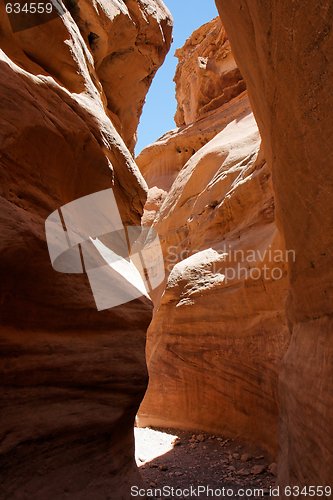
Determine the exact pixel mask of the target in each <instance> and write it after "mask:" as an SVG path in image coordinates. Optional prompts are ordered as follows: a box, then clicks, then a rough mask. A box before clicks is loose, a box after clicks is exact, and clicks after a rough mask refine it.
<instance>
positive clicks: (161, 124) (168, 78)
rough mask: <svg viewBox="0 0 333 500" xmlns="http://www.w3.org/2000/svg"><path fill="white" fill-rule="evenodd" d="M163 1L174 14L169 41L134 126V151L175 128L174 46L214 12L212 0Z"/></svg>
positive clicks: (178, 44)
mask: <svg viewBox="0 0 333 500" xmlns="http://www.w3.org/2000/svg"><path fill="white" fill-rule="evenodd" d="M164 3H165V4H166V6H167V7H168V9H169V10H170V11H171V14H172V15H173V18H174V28H173V44H172V46H171V49H170V52H169V54H168V55H167V57H166V60H165V62H164V64H163V66H162V67H161V68H160V69H159V70H158V72H157V75H156V76H155V78H154V81H153V83H152V86H151V88H150V90H149V92H148V95H147V99H146V104H145V106H144V108H143V113H142V116H141V120H140V125H139V129H138V143H137V145H136V148H135V152H136V154H138V153H139V152H140V151H141V150H142V149H143V148H144V147H145V146H147V145H148V144H151V143H152V142H154V141H156V139H158V138H159V137H160V136H161V135H163V134H164V133H165V132H167V131H168V130H171V129H173V128H175V126H176V125H175V122H174V119H173V117H174V114H175V112H176V100H175V85H174V83H173V77H174V75H175V72H176V65H177V58H176V57H174V53H175V50H176V49H177V48H179V47H182V46H183V45H184V43H185V40H186V39H187V38H188V37H189V36H190V35H191V34H192V33H193V31H194V30H195V29H196V28H199V26H201V25H202V24H204V23H206V22H207V21H210V20H211V19H213V18H214V17H216V16H217V10H216V7H215V2H214V0H164Z"/></svg>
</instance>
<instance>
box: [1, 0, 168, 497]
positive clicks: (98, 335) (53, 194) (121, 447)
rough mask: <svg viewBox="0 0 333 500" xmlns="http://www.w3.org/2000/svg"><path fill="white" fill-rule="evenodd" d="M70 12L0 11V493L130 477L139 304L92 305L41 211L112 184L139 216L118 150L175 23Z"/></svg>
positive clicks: (77, 8)
mask: <svg viewBox="0 0 333 500" xmlns="http://www.w3.org/2000/svg"><path fill="white" fill-rule="evenodd" d="M54 5H55V3H54ZM69 6H70V10H68V9H65V8H62V7H61V6H60V3H57V7H55V6H54V9H56V10H55V11H54V13H53V15H52V16H51V18H49V19H45V18H44V20H43V22H41V19H40V18H39V17H38V15H37V14H36V15H33V14H31V16H34V19H35V22H32V21H31V18H30V21H29V23H28V24H27V22H26V18H24V17H21V18H20V17H17V18H15V19H13V17H12V18H9V16H7V14H6V12H5V7H4V4H2V5H1V6H0V95H1V99H0V134H1V135H0V167H1V168H0V195H1V197H0V226H1V243H0V274H1V300H0V314H1V327H0V342H1V358H0V359H1V361H0V378H1V386H2V388H1V393H0V399H1V401H0V407H1V412H0V434H1V440H0V467H1V472H0V496H1V498H11V499H15V498H25V499H28V498H34V499H43V500H45V499H46V498H49V499H57V500H59V499H62V498H71V499H72V498H73V499H89V500H91V499H92V498H94V499H97V500H98V499H103V500H104V499H106V498H112V499H116V500H117V499H127V498H130V494H129V485H130V484H135V483H137V482H138V477H137V475H138V473H137V469H136V466H135V464H134V461H133V423H134V417H135V414H136V411H137V408H138V406H139V403H140V401H141V399H142V396H143V394H144V391H145V388H146V383H147V379H146V364H145V354H144V350H145V334H146V329H147V326H148V324H149V322H150V320H151V314H152V307H151V303H150V301H149V300H148V299H144V298H141V299H140V298H139V299H136V300H134V301H132V302H130V303H128V304H126V305H122V306H119V307H117V308H114V309H112V310H106V311H102V312H97V310H96V306H95V303H94V299H93V296H92V292H91V290H90V287H89V283H88V280H87V278H86V277H85V275H84V274H82V275H80V274H78V275H71V274H61V273H57V272H55V271H54V270H53V269H52V267H51V263H50V260H49V256H48V250H47V245H46V241H45V233H44V221H45V219H46V218H47V217H48V215H49V214H50V213H51V212H53V211H54V210H56V209H57V208H59V207H61V206H62V205H64V204H66V203H68V202H70V201H73V200H75V199H77V198H80V197H82V196H84V195H89V194H91V193H95V192H98V191H101V190H105V189H107V188H113V190H114V193H115V196H116V199H117V202H118V207H119V210H120V214H121V217H122V220H123V223H124V225H131V224H132V225H137V224H139V223H140V217H141V214H142V211H143V205H144V203H145V200H146V192H147V186H146V183H145V181H144V180H143V178H142V176H141V174H140V172H139V170H138V168H137V166H136V164H135V162H134V160H133V157H132V155H131V150H132V149H133V146H134V142H135V131H136V126H137V123H138V119H139V116H140V112H141V108H142V104H143V100H144V97H145V94H146V92H147V89H148V87H149V84H150V82H151V79H152V77H153V75H154V73H155V72H156V70H157V68H158V66H159V65H160V64H161V63H162V61H163V59H164V56H165V54H166V52H167V50H168V47H169V44H170V38H171V29H172V27H171V24H172V22H171V19H170V15H169V13H168V11H167V10H166V8H165V7H164V5H163V3H162V2H161V1H160V0H155V1H154V0H137V1H135V0H129V1H127V2H123V1H118V0H117V1H116V0H114V1H113V0H112V1H104V0H97V1H94V2H91V1H88V0H79V1H77V2H75V3H73V2H71V3H69ZM17 16H19V15H17ZM22 16H23V14H22Z"/></svg>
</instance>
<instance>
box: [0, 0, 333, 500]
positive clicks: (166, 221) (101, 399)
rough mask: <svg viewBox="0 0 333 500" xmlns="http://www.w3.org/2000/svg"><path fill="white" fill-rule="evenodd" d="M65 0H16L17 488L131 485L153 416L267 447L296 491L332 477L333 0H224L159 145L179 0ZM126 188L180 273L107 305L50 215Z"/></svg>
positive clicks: (9, 252) (11, 381) (12, 456)
mask: <svg viewBox="0 0 333 500" xmlns="http://www.w3.org/2000/svg"><path fill="white" fill-rule="evenodd" d="M181 1H182V0H181ZM210 1H211V2H212V3H213V1H214V0H210ZM38 5H39V4H38ZM51 5H53V6H54V10H53V11H52V12H53V14H52V15H51V17H50V18H43V19H42V20H40V18H39V17H38V14H31V16H32V17H31V18H29V22H27V16H25V15H24V13H23V12H21V13H20V14H17V15H16V16H14V14H13V15H12V14H11V15H9V14H8V12H7V7H6V2H3V3H1V5H0V166H1V168H0V179H1V181H0V227H1V243H0V283H1V285H0V297H1V300H0V319H1V323H0V345H1V350H0V353H1V354H0V373H1V391H0V408H1V410H0V437H1V439H0V499H1V500H2V499H3V500H5V499H21V500H30V499H34V500H46V499H49V500H63V499H64V500H65V499H74V500H106V499H111V500H129V499H130V498H132V496H131V486H132V485H133V484H136V485H141V486H142V487H144V485H145V478H144V474H143V471H141V473H140V470H139V468H138V466H137V464H136V461H135V442H134V432H133V428H134V425H136V426H137V429H138V430H140V429H141V428H142V429H143V428H144V429H145V428H147V427H150V428H153V429H159V430H161V429H162V430H163V429H164V430H169V429H173V430H179V432H180V433H182V432H186V433H196V434H197V435H199V436H201V435H207V436H208V435H210V436H215V437H216V436H221V438H219V439H221V440H222V437H223V439H224V440H233V439H235V440H238V441H239V442H241V443H246V445H247V446H249V447H258V448H260V449H261V450H263V453H264V454H265V456H267V457H268V459H269V460H270V462H272V463H274V464H275V463H276V464H277V470H276V473H274V477H273V478H272V481H274V482H275V484H276V485H278V486H280V488H281V490H280V495H279V498H281V499H283V498H287V497H288V495H287V494H286V493H285V489H283V488H284V487H286V486H293V485H298V486H300V487H309V486H311V485H320V486H325V485H327V486H329V485H331V486H332V483H333V321H332V315H333V121H332V119H333V94H332V91H331V83H332V81H333V30H332V27H333V1H332V0H323V1H320V2H314V1H313V0H312V1H311V0H303V1H300V0H288V1H287V0H266V1H265V2H264V1H262V0H232V1H231V0H216V6H217V9H218V13H219V16H218V17H216V18H215V19H212V20H211V21H210V22H208V23H206V24H204V25H203V26H201V27H199V28H198V29H197V30H196V31H194V33H193V34H192V35H191V36H190V37H189V38H188V39H187V41H186V43H185V45H184V46H183V47H181V48H177V51H176V57H177V58H178V65H177V71H176V75H175V83H176V99H177V110H176V115H175V122H176V128H175V129H173V130H171V131H169V132H167V133H166V134H164V135H163V136H162V137H161V138H156V142H154V143H153V144H151V145H149V146H147V147H145V148H144V149H143V150H142V151H141V152H140V154H139V155H138V156H135V153H134V148H135V145H136V141H137V128H138V124H139V121H140V117H141V114H142V109H143V106H144V103H145V99H146V95H147V93H148V90H149V88H150V86H151V83H152V81H153V78H154V76H155V74H156V72H157V70H158V69H159V68H160V67H161V66H162V65H163V62H164V60H165V57H166V55H167V53H168V51H169V50H170V46H171V43H172V30H173V19H172V13H171V12H169V9H168V1H167V0H165V5H164V3H163V2H162V0H94V1H91V0H68V1H64V2H63V1H62V0H59V1H58V0H52V3H51ZM188 15H189V16H190V15H191V12H190V7H189V13H188ZM31 19H32V21H31ZM331 106H332V107H331ZM107 189H112V190H113V193H114V196H115V200H116V203H117V206H118V209H119V213H120V216H121V221H122V223H123V225H124V227H131V226H140V225H142V226H143V227H145V228H149V229H151V230H154V231H155V232H156V234H158V236H159V240H160V244H161V250H162V253H163V258H164V267H165V276H164V280H163V282H162V283H160V284H159V286H158V287H156V288H155V289H154V290H153V291H152V292H151V294H150V295H151V299H152V300H150V299H149V298H148V297H146V296H139V297H136V298H135V299H133V300H130V301H127V302H124V303H122V304H119V305H118V306H116V307H113V308H109V309H105V310H101V311H98V310H97V309H96V305H95V301H94V296H93V294H92V290H91V288H90V286H89V280H88V277H87V274H86V273H82V274H80V273H77V274H74V273H72V272H68V273H62V272H56V271H55V270H54V269H53V268H52V264H51V262H50V257H49V252H48V245H47V241H46V234H45V221H46V219H47V218H48V217H49V215H50V214H52V213H53V212H54V211H56V210H58V209H59V208H60V207H63V206H64V205H66V204H70V203H71V202H73V201H74V200H78V199H80V198H83V197H86V196H89V195H92V194H94V193H98V192H101V191H103V190H107ZM61 223H62V225H63V228H64V230H65V224H64V221H63V220H62V221H61ZM80 252H81V253H80V256H81V260H82V262H83V257H82V250H80ZM240 256H241V257H242V259H243V260H242V261H240ZM83 268H84V266H83ZM148 379H149V381H148ZM194 440H195V439H194ZM198 440H199V441H200V438H198ZM238 441H237V442H238ZM225 442H227V441H225ZM207 453H208V452H207ZM310 496H314V497H315V498H317V497H319V496H323V495H320V494H319V493H318V491H317V492H316V494H315V495H310V494H309V492H308V491H307V493H306V494H305V495H303V498H308V497H310ZM327 496H331V493H330V495H326V498H327ZM237 498H238V497H237ZM293 498H296V496H295V497H294V496H293Z"/></svg>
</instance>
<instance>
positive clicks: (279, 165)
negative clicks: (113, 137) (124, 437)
mask: <svg viewBox="0 0 333 500" xmlns="http://www.w3.org/2000/svg"><path fill="white" fill-rule="evenodd" d="M217 5H218V7H219V10H220V14H221V16H222V19H223V22H224V24H225V26H226V29H227V32H228V35H229V37H230V41H231V45H232V48H233V51H234V54H235V57H236V60H237V62H238V64H239V66H240V68H241V71H242V74H243V76H244V78H245V80H246V82H247V86H248V89H249V95H250V98H251V102H252V105H253V109H254V112H255V115H256V119H257V121H258V124H259V129H260V132H261V135H262V139H263V145H264V149H265V155H266V157H267V160H268V162H269V165H270V166H271V168H272V171H273V185H274V191H275V197H276V202H277V220H278V225H279V227H280V228H281V231H282V232H283V234H284V238H285V241H286V245H287V247H288V248H292V249H294V250H295V251H296V261H295V262H291V263H290V266H289V277H290V278H289V300H288V306H287V316H288V320H289V325H290V329H291V331H292V339H291V343H290V347H289V349H288V352H287V354H286V356H285V357H284V360H283V365H282V371H281V375H280V391H279V406H280V461H279V482H280V484H298V485H303V486H304V485H312V484H319V485H322V484H325V483H326V484H330V483H331V482H332V477H333V454H332V449H333V404H332V403H333V399H332V398H333V376H332V375H333V341H332V339H333V337H332V328H333V323H332V312H333V300H332V299H333V288H332V282H333V210H332V192H333V175H332V138H333V132H332V104H333V102H332V100H333V97H332V92H331V81H332V77H333V63H332V56H333V36H332V15H333V4H332V2H319V3H318V2H311V1H309V0H305V1H303V2H300V1H295V2H288V1H285V0H282V1H268V2H259V1H257V0H254V1H252V0H251V1H246V0H236V1H233V2H227V1H223V0H218V1H217Z"/></svg>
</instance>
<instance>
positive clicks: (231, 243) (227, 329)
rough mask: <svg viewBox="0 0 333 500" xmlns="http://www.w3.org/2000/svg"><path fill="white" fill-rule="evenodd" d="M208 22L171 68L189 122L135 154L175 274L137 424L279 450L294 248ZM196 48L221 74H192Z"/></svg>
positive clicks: (151, 339) (246, 109) (156, 326)
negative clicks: (280, 224) (289, 249)
mask: <svg viewBox="0 0 333 500" xmlns="http://www.w3.org/2000/svg"><path fill="white" fill-rule="evenodd" d="M201 30H202V33H203V34H204V35H205V36H200V30H198V31H197V32H195V34H194V35H192V37H191V39H190V40H189V41H188V42H187V43H186V44H185V47H184V48H183V49H182V50H181V51H180V52H178V54H180V56H181V57H180V66H179V68H178V70H177V74H176V82H177V92H178V93H177V97H178V102H179V108H178V112H177V115H176V116H178V120H180V121H181V119H180V118H179V117H180V116H184V117H185V118H184V120H185V122H186V123H188V122H190V121H191V120H194V121H193V123H190V124H186V125H185V126H183V127H181V128H180V129H178V130H175V131H172V132H170V133H169V134H166V135H165V136H164V137H163V138H161V139H160V140H159V141H158V142H156V143H155V144H153V145H152V146H150V147H148V148H147V149H145V150H144V151H143V152H142V153H141V155H140V156H139V158H138V163H139V165H140V169H141V171H142V172H143V173H144V175H145V176H146V179H147V182H148V185H149V187H150V193H153V196H154V194H156V198H157V197H159V199H161V203H160V205H159V206H158V204H157V203H156V204H155V206H154V205H153V203H152V198H153V196H152V195H150V196H149V200H148V202H147V205H146V212H145V218H146V221H147V222H148V223H151V222H152V219H153V218H152V217H150V219H148V216H149V212H150V211H153V210H156V209H157V208H159V212H158V213H157V214H156V215H155V220H154V222H153V227H154V228H155V229H156V230H157V231H158V233H159V234H160V237H161V241H162V246H163V250H164V255H165V258H166V264H167V269H168V272H169V273H170V274H169V276H168V279H167V282H166V283H165V286H164V289H161V290H160V294H159V295H157V296H156V297H155V312H154V318H153V321H152V324H151V326H150V328H149V331H148V347H147V356H148V358H147V359H148V367H149V373H150V383H149V388H148V392H147V394H146V397H145V399H144V401H143V404H142V405H141V408H140V412H139V423H140V425H143V426H145V425H162V426H173V427H175V428H177V427H181V428H192V429H203V430H205V431H210V432H213V433H223V434H224V435H229V436H235V435H237V436H241V437H242V438H244V439H245V440H249V441H253V442H256V443H260V445H261V446H262V447H264V448H266V449H267V450H268V451H269V452H271V453H276V452H277V425H278V403H277V391H278V386H277V385H278V384H277V382H278V373H279V367H280V361H281V358H282V356H283V354H284V353H285V352H286V349H287V346H288V342H289V332H288V328H287V321H286V318H285V314H284V304H285V300H286V296H287V262H286V259H287V258H288V255H286V254H285V248H284V242H283V239H282V238H281V235H280V232H279V230H278V228H277V225H276V222H275V203H274V197H273V190H272V179H271V172H270V169H269V167H268V165H267V162H266V160H265V157H264V155H263V153H262V151H261V150H260V143H261V140H260V136H259V132H258V128H257V125H256V122H255V120H254V117H253V115H252V112H251V108H250V104H249V101H248V98H247V93H246V91H244V90H243V89H244V82H243V81H242V79H241V77H240V73H239V70H238V69H237V68H236V67H235V63H234V60H233V57H232V55H231V53H230V47H229V44H228V42H227V41H226V35H225V32H224V29H223V28H221V25H220V23H219V21H218V20H213V21H212V22H211V23H210V24H209V25H206V26H204V27H203V28H202V29H201ZM210 34H211V35H212V36H211V38H210ZM208 47H209V49H208ZM201 55H202V57H208V61H209V64H208V63H207V67H212V68H215V69H216V71H215V72H214V71H213V72H211V71H208V70H207V73H206V74H205V72H204V69H203V68H200V71H199V70H198V73H196V72H195V69H194V68H195V66H196V64H197V61H198V57H201ZM231 74H232V75H236V77H237V78H236V81H235V83H234V84H232V83H231V82H232V79H231V77H230V75H231ZM198 75H200V78H201V79H202V80H201V81H200V79H199V77H198ZM225 75H229V76H225ZM221 82H222V83H221ZM187 84H188V87H187V86H186V85H187ZM209 84H211V86H210V85H209ZM207 88H210V89H211V93H210V94H209V99H210V100H209V99H208V97H207V96H205V93H204V89H207ZM230 88H232V89H233V90H232V91H230V93H229V90H228V89H230ZM194 89H196V90H194ZM224 89H226V91H225V90H224ZM190 95H194V96H196V97H195V98H193V101H190V100H189V99H188V96H190ZM197 101H198V102H197ZM199 101H200V102H199ZM208 102H210V103H211V104H210V109H209V111H205V112H203V110H206V108H205V106H207V103H208ZM213 104H214V105H213ZM211 108H214V109H211ZM186 117H189V118H186ZM190 140H192V142H190ZM177 147H179V149H180V151H179V152H177ZM189 147H191V151H187V153H186V150H184V148H188V149H189ZM181 148H183V149H181ZM166 153H168V156H167V154H166ZM185 153H186V154H187V158H186V156H185ZM177 154H178V155H179V161H178V162H177V161H175V160H174V158H175V157H176V155H177ZM158 158H160V162H159V163H157V162H158ZM154 167H156V168H154ZM175 167H176V168H175ZM178 172H179V173H178ZM158 189H159V191H158ZM161 190H163V191H164V197H163V196H162V193H161ZM151 207H152V208H151ZM274 258H276V259H277V260H278V262H276V261H275V260H274ZM291 258H292V255H291ZM265 266H266V267H267V268H268V272H267V273H266V275H265V272H264V268H265Z"/></svg>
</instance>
